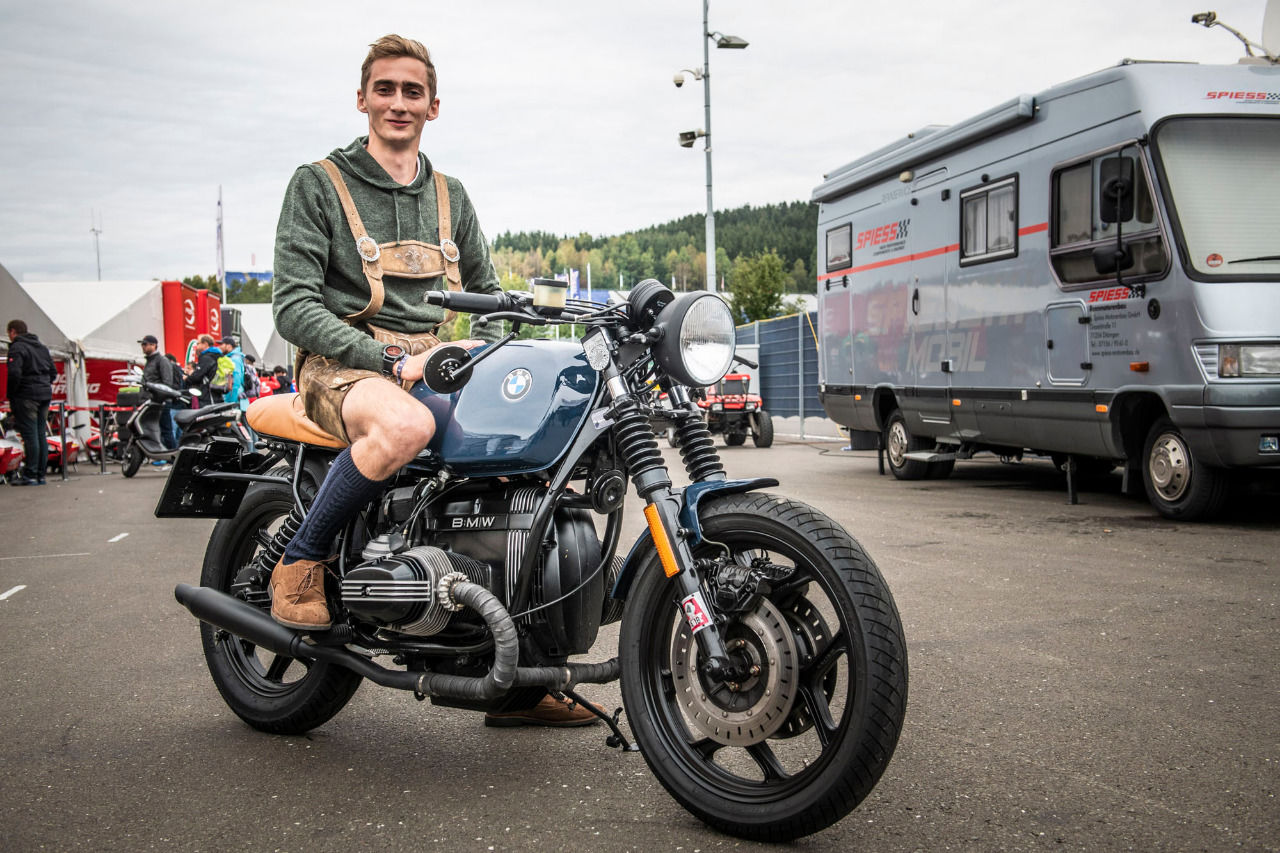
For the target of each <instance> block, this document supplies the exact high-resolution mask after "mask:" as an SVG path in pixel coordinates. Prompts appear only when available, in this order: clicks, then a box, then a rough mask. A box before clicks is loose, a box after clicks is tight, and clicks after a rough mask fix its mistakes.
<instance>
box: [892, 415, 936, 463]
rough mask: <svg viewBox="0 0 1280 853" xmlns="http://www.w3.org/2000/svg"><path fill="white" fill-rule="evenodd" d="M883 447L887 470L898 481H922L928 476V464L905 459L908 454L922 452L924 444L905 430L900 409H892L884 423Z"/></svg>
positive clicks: (904, 421)
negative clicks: (887, 461)
mask: <svg viewBox="0 0 1280 853" xmlns="http://www.w3.org/2000/svg"><path fill="white" fill-rule="evenodd" d="M884 447H885V454H884V455H885V457H886V458H887V459H888V460H889V470H890V471H892V472H893V476H895V477H897V478H898V479H899V480H923V479H925V478H927V477H928V476H929V465H930V463H928V462H921V461H920V460H918V459H908V458H907V454H908V453H910V452H912V451H915V450H923V449H924V444H923V442H921V440H920V439H918V438H916V437H915V436H913V435H912V434H911V431H910V430H908V429H907V419H906V418H905V417H903V416H902V410H901V409H894V410H893V412H892V413H891V414H890V415H889V419H888V420H887V421H885V425H884Z"/></svg>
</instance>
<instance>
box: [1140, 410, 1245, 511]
mask: <svg viewBox="0 0 1280 853" xmlns="http://www.w3.org/2000/svg"><path fill="white" fill-rule="evenodd" d="M1142 482H1143V485H1144V486H1146V490H1147V500H1149V501H1151V505H1152V506H1154V507H1155V508H1156V510H1157V511H1158V512H1159V513H1160V514H1161V515H1163V516H1164V517H1165V518H1172V519H1175V520H1179V521H1196V520H1200V519H1207V518H1212V517H1213V516H1214V515H1216V514H1217V513H1218V511H1219V510H1221V509H1222V504H1223V502H1224V501H1225V500H1226V497H1227V478H1226V474H1225V473H1224V472H1223V471H1222V470H1220V469H1218V468H1212V467H1210V466H1208V465H1205V464H1203V463H1202V462H1201V461H1200V460H1199V459H1197V458H1196V457H1195V454H1193V453H1192V452H1191V447H1190V445H1188V444H1187V440H1186V439H1185V438H1184V437H1183V435H1182V433H1181V432H1180V431H1179V430H1178V428H1177V427H1176V426H1174V424H1173V421H1171V420H1169V418H1167V417H1162V418H1159V419H1158V420H1156V422H1155V423H1153V424H1152V425H1151V429H1150V430H1149V431H1148V432H1147V440H1146V442H1145V443H1144V444H1143V447H1142Z"/></svg>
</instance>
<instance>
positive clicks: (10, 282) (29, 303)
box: [0, 266, 74, 360]
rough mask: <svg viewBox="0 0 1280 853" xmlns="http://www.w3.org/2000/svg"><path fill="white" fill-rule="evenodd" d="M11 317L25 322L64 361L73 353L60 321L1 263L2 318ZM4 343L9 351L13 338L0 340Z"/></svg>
mask: <svg viewBox="0 0 1280 853" xmlns="http://www.w3.org/2000/svg"><path fill="white" fill-rule="evenodd" d="M10 320H22V321H24V322H25V323H26V324H27V329H29V330H30V331H32V332H34V333H35V335H36V337H38V338H40V342H41V343H43V344H44V345H45V346H47V347H48V348H49V351H50V352H51V353H53V357H54V358H55V359H59V360H62V359H66V358H67V357H69V356H71V355H72V353H73V351H74V347H73V346H72V345H71V343H70V341H68V340H67V336H66V334H65V333H64V332H63V331H62V329H61V328H59V327H58V324H57V323H56V322H54V320H53V318H52V317H50V316H49V315H48V314H47V313H46V312H45V310H44V309H43V308H41V307H40V306H39V305H38V304H37V303H36V301H35V300H34V299H32V298H31V294H29V293H27V292H26V291H25V290H23V289H22V285H20V284H18V282H17V280H16V279H15V278H14V277H13V276H12V275H10V274H9V271H8V270H7V269H5V268H4V267H3V266H0V321H2V322H4V323H8V322H9V321H10ZM0 344H2V345H3V346H4V348H5V349H6V350H7V349H8V348H9V339H8V338H3V339H0Z"/></svg>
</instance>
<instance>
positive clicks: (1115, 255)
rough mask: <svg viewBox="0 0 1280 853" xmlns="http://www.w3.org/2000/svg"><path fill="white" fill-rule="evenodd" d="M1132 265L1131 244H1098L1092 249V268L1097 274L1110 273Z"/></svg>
mask: <svg viewBox="0 0 1280 853" xmlns="http://www.w3.org/2000/svg"><path fill="white" fill-rule="evenodd" d="M1131 266H1133V246H1132V245H1130V244H1128V243H1126V244H1124V245H1122V246H1099V247H1098V248H1096V249H1094V250H1093V268H1094V269H1095V270H1097V271H1098V274H1099V275H1111V274H1112V273H1118V272H1121V271H1122V270H1126V269H1128V268H1129V267H1131Z"/></svg>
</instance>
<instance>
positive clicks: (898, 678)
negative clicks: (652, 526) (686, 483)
mask: <svg viewBox="0 0 1280 853" xmlns="http://www.w3.org/2000/svg"><path fill="white" fill-rule="evenodd" d="M700 514H701V517H702V528H703V535H704V539H703V544H702V545H700V546H699V547H698V548H697V549H695V556H696V557H699V558H706V559H709V560H720V561H721V564H722V565H726V564H725V563H724V561H723V558H724V556H725V553H724V551H723V550H722V549H723V548H728V549H729V551H730V552H731V555H732V559H731V560H729V561H728V564H727V565H730V566H732V565H734V564H736V566H737V567H748V566H753V565H754V566H764V565H767V566H769V567H770V568H771V570H781V572H782V573H783V574H786V573H787V572H790V575H789V577H787V578H786V579H785V580H781V581H776V582H774V583H772V584H771V588H770V589H769V592H768V593H767V594H765V595H762V596H761V597H760V598H759V599H758V601H756V602H755V603H754V604H751V605H750V606H749V608H748V609H747V610H745V611H743V612H740V613H736V614H731V615H728V616H727V617H726V618H725V619H724V620H723V621H722V622H721V623H720V630H721V633H722V636H723V637H724V640H725V644H726V646H727V647H728V649H729V651H730V653H731V654H732V655H735V656H737V657H738V658H739V661H740V662H741V663H743V664H744V665H748V666H749V667H750V671H751V672H752V675H751V676H750V678H748V679H747V680H745V681H743V682H741V683H735V684H729V683H722V682H717V681H714V680H711V679H709V678H707V677H706V676H705V675H704V674H703V673H702V671H701V667H700V664H701V662H702V661H701V658H700V655H699V653H698V646H697V642H696V640H695V639H694V638H693V636H692V635H691V633H690V629H689V626H688V624H687V623H686V622H685V620H684V618H682V613H681V609H680V606H679V602H678V598H679V595H678V593H677V588H676V585H675V583H674V582H673V581H672V580H670V579H668V578H667V577H666V575H665V574H664V573H663V571H662V568H661V566H660V565H659V564H658V561H657V558H656V557H653V558H651V560H650V563H649V564H647V565H646V566H644V567H643V574H642V575H641V576H640V577H639V579H638V580H637V582H636V588H635V589H634V590H633V591H632V593H631V595H630V597H629V600H628V602H627V607H626V611H625V614H624V616H623V622H622V635H621V642H620V652H621V657H622V697H623V704H624V705H625V706H626V709H627V713H628V718H629V719H630V720H631V726H632V731H633V732H634V734H635V737H636V740H637V741H638V742H639V744H640V747H641V753H642V754H643V755H644V758H645V761H646V762H648V764H649V767H650V768H651V769H652V770H653V773H654V775H655V776H657V777H658V780H659V781H660V782H662V785H663V787H665V788H666V789H667V791H668V792H669V793H670V794H671V795H672V796H673V797H675V799H676V800H678V801H679V802H680V804H681V805H683V806H684V807H685V808H686V809H688V810H689V811H690V812H692V813H693V814H694V815H696V816H697V817H698V818H700V819H701V820H703V821H705V822H706V823H708V824H710V825H711V826H713V827H715V828H717V829H719V830H721V831H723V832H727V833H729V834H731V835H736V836H739V837H742V838H749V839H755V840H761V841H787V840H790V839H793V838H798V837H800V836H803V835H808V834H810V833H813V832H817V831H818V830H820V829H823V828H824V827H826V826H829V825H831V824H832V823H834V822H836V821H837V820H839V819H840V818H842V817H844V816H845V815H846V814H848V813H849V812H850V811H852V810H853V808H854V807H855V806H857V804H858V803H859V802H861V801H862V799H863V798H864V797H866V795H867V794H868V793H870V791H871V789H872V788H873V787H874V786H875V784H876V782H877V781H878V780H879V778H880V776H881V774H883V773H884V770H885V768H886V766H887V765H888V763H889V759H890V757H891V756H892V755H893V750H894V747H895V745H896V744H897V741H898V734H899V732H900V731H901V728H902V721H903V717H904V715H905V712H906V703H907V651H906V641H905V639H904V637H903V634H902V625H901V621H900V619H899V617H898V611H897V608H896V606H895V605H894V602H893V597H892V595H890V593H889V590H888V588H887V587H886V585H885V582H884V579H883V578H882V577H881V576H880V572H879V570H878V569H877V568H876V565H875V563H874V562H872V561H871V559H870V558H869V557H868V556H867V555H866V554H865V553H864V552H863V551H862V548H861V547H860V546H859V545H858V543H857V542H856V541H854V540H853V538H851V537H850V536H849V534H848V533H846V532H845V531H844V530H843V528H841V527H840V526H839V525H838V524H836V523H835V522H833V521H832V520H831V519H829V518H827V517H826V516H824V515H822V514H821V513H819V512H817V511H816V510H814V509H813V508H811V507H808V506H806V505H804V504H802V503H799V502H796V501H790V500H786V499H783V498H779V497H776V496H773V495H766V494H761V493H754V494H744V495H733V496H729V497H725V498H721V499H718V500H715V501H713V502H712V501H708V502H706V503H704V505H703V509H702V510H701V513H700ZM708 580H709V579H708V578H704V584H705V583H707V582H708ZM704 594H705V593H704ZM708 597H709V596H708Z"/></svg>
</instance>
